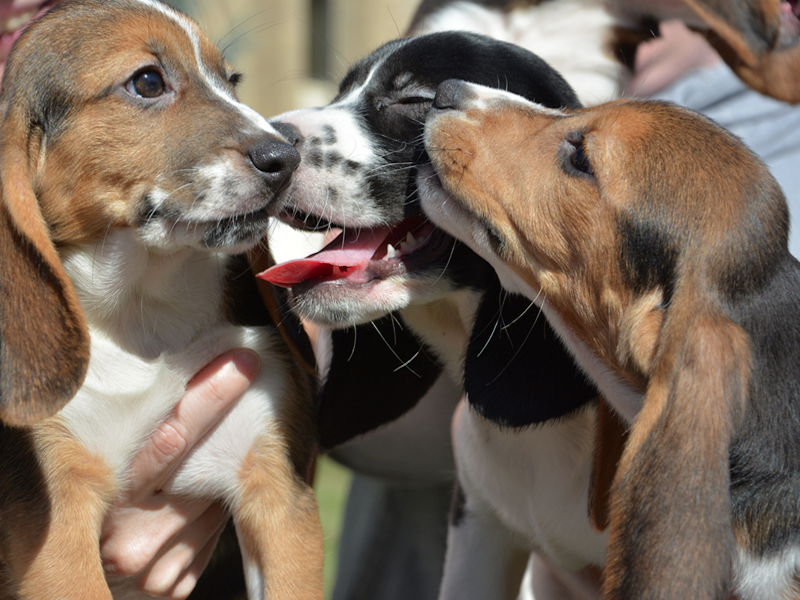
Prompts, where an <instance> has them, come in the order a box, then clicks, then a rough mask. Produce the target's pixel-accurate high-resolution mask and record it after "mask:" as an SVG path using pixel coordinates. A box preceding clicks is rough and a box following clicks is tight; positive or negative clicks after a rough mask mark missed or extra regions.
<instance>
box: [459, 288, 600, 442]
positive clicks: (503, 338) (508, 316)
mask: <svg viewBox="0 0 800 600" xmlns="http://www.w3.org/2000/svg"><path fill="white" fill-rule="evenodd" d="M464 387H465V389H466V392H467V401H468V402H469V403H470V405H471V406H472V407H473V408H474V409H475V410H476V411H478V413H479V414H480V415H482V416H484V417H485V418H487V419H489V420H490V421H492V422H493V423H496V424H497V425H500V426H502V427H512V428H519V427H526V426H528V425H535V424H537V423H543V422H545V421H547V420H550V419H556V418H558V417H563V416H565V415H568V414H569V413H571V412H573V411H574V410H576V409H578V408H580V407H581V406H583V405H584V404H586V403H587V402H589V401H591V400H594V399H595V398H597V396H598V392H597V390H596V389H595V388H594V386H592V385H591V384H590V383H588V381H587V380H586V377H584V375H583V374H582V373H581V372H580V371H579V370H578V367H577V366H576V364H575V361H574V360H573V358H572V356H571V355H570V354H569V352H568V351H567V349H566V348H565V347H564V345H563V344H562V343H561V340H560V339H558V337H557V335H556V333H555V331H553V329H552V328H551V327H550V325H548V323H547V319H545V317H544V315H542V314H540V311H539V308H538V307H537V306H536V305H534V304H533V303H532V302H531V301H530V300H528V299H527V298H524V297H523V296H517V295H515V294H509V293H508V292H506V291H504V290H503V289H502V288H501V286H500V282H499V281H498V280H497V279H496V278H495V281H494V282H493V283H492V285H491V286H490V287H489V289H488V291H487V292H486V294H485V295H484V296H483V299H482V301H481V304H480V306H479V308H478V314H477V316H476V318H475V325H474V327H473V329H472V337H471V339H470V341H469V347H468V348H467V357H466V365H465V378H464Z"/></svg>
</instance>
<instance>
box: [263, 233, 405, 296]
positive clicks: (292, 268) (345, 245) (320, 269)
mask: <svg viewBox="0 0 800 600" xmlns="http://www.w3.org/2000/svg"><path fill="white" fill-rule="evenodd" d="M390 231H391V228H390V227H380V228H377V229H362V230H360V231H354V230H351V231H348V232H346V233H341V234H339V236H338V237H337V238H336V239H334V240H333V241H332V242H331V243H330V244H328V245H327V246H325V247H324V248H323V249H322V250H320V251H319V252H317V253H316V254H312V255H311V256H308V257H306V258H299V259H297V260H290V261H287V262H285V263H282V264H280V265H275V266H274V267H271V268H269V269H267V270H266V271H264V272H263V273H259V274H258V275H257V277H259V278H261V279H265V280H266V281H269V282H270V283H274V284H275V285H280V286H283V287H291V286H293V285H295V284H297V283H302V282H303V281H308V280H309V279H322V278H325V279H327V280H334V279H345V278H347V277H349V276H351V275H352V274H353V273H354V272H359V271H363V270H364V269H365V268H366V267H367V265H368V264H369V261H370V260H371V259H372V258H373V257H374V256H375V253H376V252H377V251H378V248H380V247H381V245H382V244H383V242H384V241H385V240H386V237H387V236H388V235H389V232H390Z"/></svg>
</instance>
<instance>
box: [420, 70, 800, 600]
mask: <svg viewBox="0 0 800 600" xmlns="http://www.w3.org/2000/svg"><path fill="white" fill-rule="evenodd" d="M425 147H426V149H427V151H428V153H429V155H430V157H431V161H432V165H433V168H432V169H428V171H427V172H422V171H421V172H420V174H419V181H418V185H419V186H420V189H421V190H422V193H421V194H420V197H421V199H422V204H423V208H424V209H425V211H426V213H427V214H428V215H429V216H430V218H431V219H432V220H433V221H434V222H435V223H437V224H438V225H439V226H440V227H443V228H445V229H446V230H448V231H449V232H450V233H452V234H454V235H456V236H457V237H458V238H460V239H462V240H463V241H465V242H466V243H467V244H469V246H470V247H471V248H472V249H473V250H475V251H476V252H477V253H479V254H480V255H481V256H482V257H484V258H485V259H486V260H488V261H489V262H490V263H491V264H492V265H493V266H494V268H495V269H496V271H497V273H498V275H499V276H500V279H501V281H502V283H503V285H504V286H505V287H506V288H507V289H509V290H512V291H516V292H519V293H522V294H525V295H527V296H528V297H529V298H531V299H532V300H533V301H534V302H535V303H536V304H537V305H538V307H539V310H541V311H542V313H543V314H544V315H545V316H546V317H547V319H548V321H549V322H550V323H551V324H552V326H553V328H554V329H555V330H556V331H557V332H558V334H559V336H560V337H561V339H562V340H563V341H564V342H565V344H566V345H567V347H568V348H569V349H570V351H571V352H572V354H573V356H574V357H575V359H576V361H577V362H578V363H579V364H580V366H581V367H582V368H583V369H584V371H585V372H586V373H587V374H588V375H589V376H590V377H591V379H592V380H593V381H594V383H595V384H596V385H597V387H598V388H599V389H600V390H601V392H602V393H603V395H604V396H605V397H606V398H607V399H608V401H609V402H610V403H611V404H612V405H613V407H614V408H615V409H616V411H617V412H618V413H619V414H620V415H622V416H623V417H624V418H625V419H626V420H627V422H629V423H630V426H631V436H630V438H629V440H628V443H627V445H626V447H625V449H624V453H623V456H622V460H621V463H620V466H619V470H618V472H617V477H616V479H615V482H614V488H613V490H612V503H611V515H610V531H609V549H608V564H607V568H606V572H605V581H604V597H606V598H614V599H622V598H625V599H630V598H653V597H658V598H675V599H677V598H693V599H695V598H697V599H701V598H702V599H716V600H727V599H728V598H737V599H739V600H751V599H752V600H755V599H756V598H796V597H798V596H797V589H798V587H797V586H798V576H799V575H800V574H799V573H798V564H799V563H798V561H799V560H800V554H799V553H798V552H799V550H800V507H799V506H798V503H797V502H796V498H797V490H798V485H800V480H798V473H799V472H800V449H798V446H797V442H796V440H797V439H798V438H799V437H800V419H798V417H797V407H798V406H800V378H799V377H798V375H797V374H798V373H800V352H799V351H798V350H800V327H799V326H798V324H797V318H796V317H797V314H798V311H800V264H798V262H797V260H795V259H794V258H793V257H792V256H791V255H790V254H789V252H788V249H787V233H788V210H787V206H786V201H785V199H784V197H783V193H782V191H781V190H780V188H779V186H778V185H777V184H776V182H775V181H774V179H773V178H772V177H771V175H770V174H769V172H768V170H767V169H766V167H765V166H764V165H763V164H762V163H761V162H760V161H759V160H758V159H757V158H756V157H755V156H754V155H753V154H752V153H751V152H750V151H749V150H748V149H747V148H746V147H744V146H743V144H742V143H741V142H740V141H739V140H738V139H736V138H734V137H733V136H732V135H730V134H728V133H727V132H726V131H724V130H723V129H722V128H720V127H718V126H717V125H715V124H714V123H712V122H710V121H709V120H707V119H705V118H703V117H701V116H699V115H696V114H694V113H691V112H689V111H687V110H685V109H680V108H678V107H675V106H672V105H668V104H664V103H657V102H636V101H616V102H613V103H609V104H607V105H603V106H600V107H597V108H594V109H584V110H554V109H551V108H546V107H543V106H541V105H538V104H534V103H531V102H528V101H526V100H525V99H523V98H520V97H519V96H515V95H512V94H509V93H506V92H503V91H498V90H491V89H489V88H483V87H480V86H476V85H473V84H467V83H464V82H461V81H448V82H444V83H443V84H442V85H440V86H439V89H438V92H437V95H436V98H435V101H434V106H433V108H432V109H431V111H430V113H429V115H428V119H427V123H426V128H425ZM434 169H435V172H434Z"/></svg>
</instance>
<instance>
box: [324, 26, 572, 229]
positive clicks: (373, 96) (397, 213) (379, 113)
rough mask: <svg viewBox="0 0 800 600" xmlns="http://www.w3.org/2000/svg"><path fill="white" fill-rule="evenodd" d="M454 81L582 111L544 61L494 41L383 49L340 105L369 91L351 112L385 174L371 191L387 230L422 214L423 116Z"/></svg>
mask: <svg viewBox="0 0 800 600" xmlns="http://www.w3.org/2000/svg"><path fill="white" fill-rule="evenodd" d="M379 62H380V68H378V69H377V70H374V71H373V67H374V66H375V65H376V64H377V63H379ZM368 76H369V77H371V78H370V79H369V81H367V77H368ZM454 78H455V79H463V80H465V81H468V82H472V83H477V84H482V85H486V86H489V87H494V88H501V89H504V90H507V91H509V92H512V93H516V94H519V95H521V96H524V97H525V98H527V99H529V100H532V101H536V102H539V103H541V104H543V105H545V106H547V107H550V108H560V107H579V106H580V104H579V102H578V99H577V97H576V96H575V94H574V92H573V91H572V89H571V88H570V87H569V85H568V84H567V83H566V81H564V79H563V78H562V77H561V76H560V75H559V74H558V73H557V72H556V71H555V70H553V69H552V68H551V67H550V66H549V65H547V64H546V63H545V62H544V61H543V60H542V59H540V58H539V57H537V56H536V55H534V54H532V53H530V52H528V51H527V50H524V49H522V48H520V47H518V46H515V45H513V44H507V43H505V42H500V41H497V40H494V39H491V38H489V37H485V36H481V35H477V34H473V33H467V32H458V31H448V32H440V33H433V34H429V35H423V36H418V37H415V38H410V39H406V40H398V41H394V42H390V43H388V44H386V45H385V46H383V47H381V48H379V49H378V50H376V51H375V52H373V53H372V54H371V55H370V56H368V57H367V58H365V59H364V60H362V61H360V62H359V63H357V64H356V66H355V67H353V69H351V71H350V72H349V73H348V74H347V75H346V76H345V78H344V79H343V80H342V83H341V85H340V88H339V94H338V95H337V97H336V98H335V99H334V103H336V102H337V101H339V100H341V99H343V98H345V97H348V103H350V102H351V99H350V98H349V94H350V93H352V91H353V90H355V89H357V88H358V87H359V86H364V87H363V89H362V90H360V92H359V94H358V99H357V100H355V101H354V102H355V106H353V105H352V104H349V105H348V106H349V107H348V110H352V113H353V116H354V117H355V118H356V119H357V120H358V121H359V122H360V127H361V129H362V130H363V131H364V132H365V133H366V134H367V135H369V136H370V137H371V142H372V145H373V147H374V154H375V156H376V157H377V158H378V159H379V160H381V161H382V164H383V165H386V167H387V168H376V169H371V170H370V172H369V174H366V175H365V180H366V181H365V184H366V185H365V187H366V189H367V190H368V191H369V194H370V196H371V199H370V200H371V202H372V204H373V206H376V207H379V208H381V209H382V212H383V213H384V218H385V219H386V220H387V222H388V223H393V222H399V221H400V220H401V219H403V218H405V217H409V216H418V215H420V214H421V209H420V207H419V203H418V201H417V199H416V184H415V182H416V175H417V170H416V168H415V165H416V164H420V161H425V162H429V161H428V160H427V157H426V156H425V153H424V151H423V143H422V132H423V128H424V123H425V116H426V114H427V112H428V110H429V109H430V106H431V103H432V100H433V97H434V95H435V93H436V88H437V87H438V85H439V84H440V83H441V82H443V81H445V80H447V79H454ZM359 167H360V165H359ZM345 174H346V175H348V176H354V175H355V174H356V171H355V169H350V170H348V169H346V170H345Z"/></svg>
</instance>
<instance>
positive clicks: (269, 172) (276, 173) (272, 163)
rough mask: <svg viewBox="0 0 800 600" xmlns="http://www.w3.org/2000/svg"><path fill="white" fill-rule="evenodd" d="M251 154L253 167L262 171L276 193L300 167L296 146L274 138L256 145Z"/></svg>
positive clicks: (251, 149)
mask: <svg viewBox="0 0 800 600" xmlns="http://www.w3.org/2000/svg"><path fill="white" fill-rule="evenodd" d="M249 154H250V160H251V161H252V162H253V166H255V168H256V169H258V170H259V171H261V173H262V176H263V178H264V180H265V181H266V182H267V185H269V187H270V188H272V190H273V191H275V192H276V193H277V192H278V191H280V190H281V188H282V187H283V186H284V184H285V183H286V182H287V181H288V180H289V177H291V175H292V173H294V171H295V169H297V167H298V166H299V165H300V153H299V152H298V151H297V149H296V148H295V147H294V145H293V144H287V143H286V142H278V141H275V139H274V138H270V139H268V140H263V141H260V142H258V143H256V144H254V145H253V146H252V147H251V148H250V153H249Z"/></svg>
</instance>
